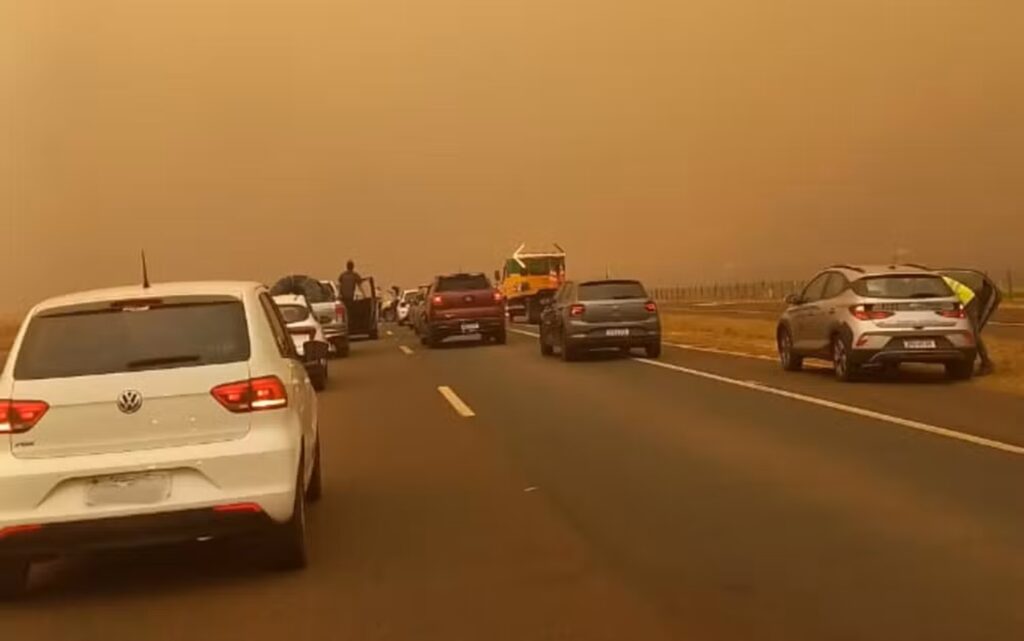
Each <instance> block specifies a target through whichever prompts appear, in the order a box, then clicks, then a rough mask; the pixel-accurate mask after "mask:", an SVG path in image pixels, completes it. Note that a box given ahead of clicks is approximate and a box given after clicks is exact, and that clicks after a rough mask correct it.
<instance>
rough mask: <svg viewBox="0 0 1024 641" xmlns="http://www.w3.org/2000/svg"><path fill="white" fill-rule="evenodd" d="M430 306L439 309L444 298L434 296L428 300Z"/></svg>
mask: <svg viewBox="0 0 1024 641" xmlns="http://www.w3.org/2000/svg"><path fill="white" fill-rule="evenodd" d="M430 304H431V305H433V306H434V307H440V306H442V305H444V298H442V297H441V296H434V297H433V298H431V299H430Z"/></svg>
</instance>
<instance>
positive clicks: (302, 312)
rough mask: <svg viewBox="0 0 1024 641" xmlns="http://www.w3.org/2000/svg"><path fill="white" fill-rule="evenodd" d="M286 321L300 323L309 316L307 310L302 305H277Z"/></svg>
mask: <svg viewBox="0 0 1024 641" xmlns="http://www.w3.org/2000/svg"><path fill="white" fill-rule="evenodd" d="M278 309H280V310H281V316H282V317H283V318H284V322H286V323H289V324H291V323H301V322H302V321H304V320H306V319H307V318H309V310H308V309H306V308H305V307H303V306H302V305H278Z"/></svg>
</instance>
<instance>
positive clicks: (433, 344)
mask: <svg viewBox="0 0 1024 641" xmlns="http://www.w3.org/2000/svg"><path fill="white" fill-rule="evenodd" d="M423 334H424V337H425V338H424V340H425V341H426V342H425V343H423V344H424V345H426V346H427V347H429V348H430V349H437V348H438V347H440V346H441V339H440V338H438V336H437V335H436V334H434V332H432V331H430V330H427V331H425V332H424V333H423Z"/></svg>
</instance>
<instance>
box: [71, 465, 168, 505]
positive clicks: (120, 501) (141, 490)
mask: <svg viewBox="0 0 1024 641" xmlns="http://www.w3.org/2000/svg"><path fill="white" fill-rule="evenodd" d="M170 496H171V475H170V473H169V472H141V473H138V474H118V475H117V476H103V477H99V478H95V479H92V480H91V481H90V482H89V485H88V486H87V487H86V493H85V502H86V503H87V504H88V505H151V504H153V503H160V502H161V501H165V500H167V499H168V498H169V497H170Z"/></svg>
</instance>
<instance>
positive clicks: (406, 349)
mask: <svg viewBox="0 0 1024 641" xmlns="http://www.w3.org/2000/svg"><path fill="white" fill-rule="evenodd" d="M398 349H400V350H401V351H402V353H403V354H405V355H406V356H412V354H413V351H412V349H411V348H409V347H406V346H405V345H399V346H398Z"/></svg>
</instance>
